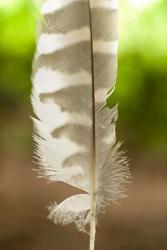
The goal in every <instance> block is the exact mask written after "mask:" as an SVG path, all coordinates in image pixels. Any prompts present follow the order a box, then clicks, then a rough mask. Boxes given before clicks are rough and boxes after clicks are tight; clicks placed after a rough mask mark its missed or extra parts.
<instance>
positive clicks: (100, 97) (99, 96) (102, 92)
mask: <svg viewBox="0 0 167 250" xmlns="http://www.w3.org/2000/svg"><path fill="white" fill-rule="evenodd" d="M107 92H108V89H107V88H103V89H99V90H97V91H96V92H95V101H96V102H103V103H104V102H105V99H106V96H107Z"/></svg>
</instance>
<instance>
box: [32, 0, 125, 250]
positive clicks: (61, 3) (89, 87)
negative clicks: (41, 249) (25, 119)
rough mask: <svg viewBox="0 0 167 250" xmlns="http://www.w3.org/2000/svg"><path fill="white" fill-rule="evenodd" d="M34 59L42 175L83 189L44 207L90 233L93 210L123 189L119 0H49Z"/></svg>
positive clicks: (58, 218)
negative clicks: (111, 99) (112, 99)
mask: <svg viewBox="0 0 167 250" xmlns="http://www.w3.org/2000/svg"><path fill="white" fill-rule="evenodd" d="M42 16H43V18H42V19H43V20H41V22H40V25H39V32H38V38H37V50H36V54H35V59H34V63H33V90H32V105H33V108H34V113H35V115H36V118H34V119H33V121H34V127H35V141H36V144H37V150H36V155H37V158H38V162H39V165H40V167H39V172H40V176H44V177H46V178H47V179H48V180H50V181H53V182H54V181H61V182H64V183H66V184H69V185H72V186H73V187H75V188H77V189H79V190H81V191H83V192H82V193H81V194H78V195H74V196H71V197H69V198H67V199H66V200H64V201H63V202H62V203H60V204H57V203H54V204H52V205H51V206H50V207H49V212H50V214H49V218H50V219H52V220H53V221H54V222H55V223H61V224H63V225H66V224H68V223H71V222H74V223H75V224H76V226H77V228H78V229H79V230H80V231H87V230H86V228H87V225H88V228H89V235H90V250H94V245H95V234H96V224H97V215H98V214H99V213H100V212H103V211H104V209H105V206H106V205H107V204H108V203H110V202H114V201H116V200H118V199H119V198H121V197H123V196H124V191H125V184H126V183H127V182H128V179H129V170H128V165H127V159H126V157H125V156H124V153H123V152H122V151H121V150H120V144H119V143H118V144H116V137H115V123H116V120H117V106H115V107H113V108H109V107H107V105H106V98H107V96H109V95H111V94H112V92H113V91H114V88H115V81H116V74H117V48H118V0H47V1H44V2H43V5H42Z"/></svg>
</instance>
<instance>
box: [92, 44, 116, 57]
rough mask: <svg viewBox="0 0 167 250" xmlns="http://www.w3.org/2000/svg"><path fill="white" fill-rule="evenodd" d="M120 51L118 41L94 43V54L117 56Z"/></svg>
mask: <svg viewBox="0 0 167 250" xmlns="http://www.w3.org/2000/svg"><path fill="white" fill-rule="evenodd" d="M117 51H118V41H109V42H106V41H94V42H93V52H94V53H104V54H111V55H114V54H117Z"/></svg>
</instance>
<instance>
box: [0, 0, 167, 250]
mask: <svg viewBox="0 0 167 250" xmlns="http://www.w3.org/2000/svg"><path fill="white" fill-rule="evenodd" d="M55 1H56V0H55ZM39 4H40V0H38V1H37V0H33V1H32V0H0V36H1V37H0V114H1V115H0V117H1V118H0V162H1V164H0V203H1V205H0V222H1V227H0V250H15V249H17V250H19V249H24V250H52V249H57V250H60V249H62V250H65V249H68V250H71V249H81V250H82V249H83V250H84V249H87V244H88V239H87V236H85V235H82V234H79V233H77V232H76V231H75V229H74V227H73V226H68V227H66V228H61V227H59V226H55V225H53V224H52V223H51V222H49V221H47V219H46V216H47V210H46V208H45V206H46V205H48V204H49V202H50V201H54V200H55V199H58V201H59V200H62V199H63V198H64V197H67V196H68V195H71V193H74V192H75V191H74V190H73V189H72V188H70V189H69V188H68V187H66V186H64V185H62V184H50V185H47V183H46V181H45V180H39V179H37V178H36V174H35V173H33V172H32V170H31V169H32V168H33V167H34V165H33V163H32V138H31V134H32V123H31V120H30V116H31V115H32V109H31V105H30V93H31V65H32V58H33V54H34V50H35V36H36V23H37V21H38V20H39V18H40V15H39ZM120 7H121V9H120V43H119V70H118V79H117V87H116V91H115V94H114V95H113V96H112V97H111V98H110V99H109V104H112V103H115V102H118V103H119V120H118V122H117V137H118V139H119V140H123V141H124V146H125V148H127V149H128V156H129V158H130V159H131V169H132V173H133V176H134V179H133V182H132V184H131V185H130V187H129V193H128V194H129V198H127V199H126V200H123V201H121V205H113V206H111V207H110V208H109V209H108V211H107V214H106V216H102V218H101V220H100V222H99V224H100V225H99V233H98V240H97V249H101V248H102V247H103V249H104V247H105V249H106V250H111V249H113V250H123V249H124V250H126V249H127V250H131V249H135V250H138V249H139V250H162V249H166V248H167V238H166V232H167V212H166V211H167V180H166V178H167V131H166V129H167V111H166V110H167V69H166V68H167V66H166V65H167V1H166V0H157V1H156V0H155V1H153V0H152V1H151V0H150V1H149V0H147V1H146V0H122V1H121V6H120ZM60 191H61V192H60ZM64 239H66V241H65V240H64Z"/></svg>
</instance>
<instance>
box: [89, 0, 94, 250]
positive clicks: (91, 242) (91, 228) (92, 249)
mask: <svg viewBox="0 0 167 250" xmlns="http://www.w3.org/2000/svg"><path fill="white" fill-rule="evenodd" d="M90 1H91V0H88V7H89V27H90V43H91V71H92V120H93V123H92V126H93V132H92V141H93V147H92V189H91V218H90V250H94V247H95V238H96V116H95V114H96V110H95V77H94V51H93V30H92V16H91V2H90Z"/></svg>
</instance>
